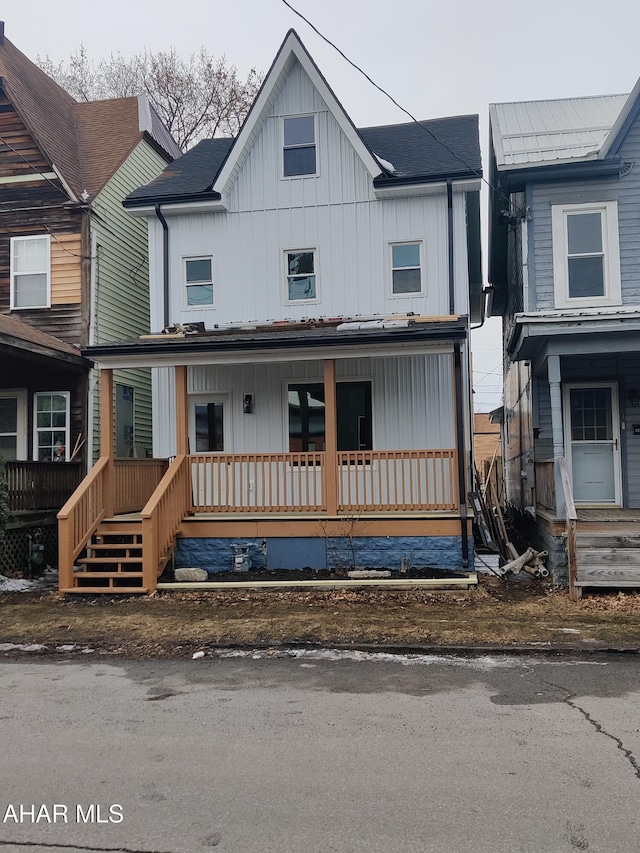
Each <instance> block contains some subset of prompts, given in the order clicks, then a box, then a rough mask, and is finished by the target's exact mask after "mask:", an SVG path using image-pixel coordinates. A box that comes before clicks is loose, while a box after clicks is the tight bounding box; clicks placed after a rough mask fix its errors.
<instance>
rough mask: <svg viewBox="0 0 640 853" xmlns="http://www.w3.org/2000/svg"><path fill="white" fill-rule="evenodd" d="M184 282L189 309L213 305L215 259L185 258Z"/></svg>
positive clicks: (206, 257)
mask: <svg viewBox="0 0 640 853" xmlns="http://www.w3.org/2000/svg"><path fill="white" fill-rule="evenodd" d="M184 282H185V289H186V303H187V308H201V307H204V306H207V305H209V306H211V305H213V258H212V257H211V256H203V257H198V258H185V259H184Z"/></svg>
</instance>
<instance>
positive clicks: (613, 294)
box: [551, 201, 622, 308]
mask: <svg viewBox="0 0 640 853" xmlns="http://www.w3.org/2000/svg"><path fill="white" fill-rule="evenodd" d="M580 213H599V214H600V216H601V223H602V253H603V264H602V268H603V276H604V294H603V295H602V296H589V297H570V296H569V244H568V232H567V219H568V217H569V216H571V215H572V214H580ZM551 232H552V239H553V285H554V295H555V302H554V304H555V307H556V308H595V307H597V306H599V305H620V304H622V287H621V279H620V239H619V236H618V202H617V201H604V202H595V203H585V204H554V205H552V206H551Z"/></svg>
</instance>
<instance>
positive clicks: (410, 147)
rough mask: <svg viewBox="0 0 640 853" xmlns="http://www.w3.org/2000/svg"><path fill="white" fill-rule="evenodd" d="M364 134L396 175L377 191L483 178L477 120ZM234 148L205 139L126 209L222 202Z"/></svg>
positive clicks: (380, 181) (384, 176)
mask: <svg viewBox="0 0 640 853" xmlns="http://www.w3.org/2000/svg"><path fill="white" fill-rule="evenodd" d="M421 125H424V127H423V126H421ZM358 133H359V134H360V136H361V137H362V140H363V141H364V143H365V145H367V147H368V148H369V149H370V151H371V152H372V153H373V154H375V155H377V156H378V157H382V158H383V159H384V160H387V161H388V162H389V163H390V164H391V165H392V166H394V168H395V169H396V171H395V172H394V173H393V174H389V173H387V172H383V170H382V167H381V169H380V177H378V178H376V180H375V184H376V186H392V185H393V184H405V183H420V182H426V181H434V180H442V179H443V178H445V177H447V178H448V177H451V178H456V177H465V176H470V175H473V174H476V175H477V176H478V177H479V176H480V175H481V173H482V161H481V158H480V142H479V137H478V116H477V115H469V116H453V117H450V118H438V119H431V120H429V121H423V122H421V123H420V125H418V124H416V123H415V122H408V123H404V124H387V125H382V126H380V127H365V128H362V129H359V130H358ZM233 142H234V140H233V139H205V140H204V141H202V142H200V143H199V144H198V145H196V146H195V148H192V149H191V150H190V151H188V152H187V153H186V154H184V155H183V156H182V157H180V158H179V159H178V160H175V161H174V162H173V163H171V165H170V166H168V167H167V168H166V169H165V170H164V172H163V173H162V174H161V175H159V176H158V177H157V178H156V179H155V180H153V181H152V182H151V183H150V184H147V186H144V187H140V188H139V189H137V190H135V192H133V193H131V195H130V196H129V197H128V198H127V199H126V201H125V204H126V205H127V206H136V205H141V204H144V203H146V204H149V203H151V202H154V201H168V200H169V199H176V200H180V199H185V198H192V197H194V196H196V197H197V196H198V195H200V194H204V193H207V194H208V197H214V198H218V197H219V196H218V193H215V194H213V193H211V187H212V185H213V183H214V181H215V179H216V176H217V174H218V172H219V171H220V169H221V167H222V165H223V163H224V161H225V159H226V157H227V155H228V153H229V151H230V149H231V146H232V145H233ZM451 152H454V153H451Z"/></svg>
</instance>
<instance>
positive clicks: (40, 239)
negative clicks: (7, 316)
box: [10, 234, 51, 309]
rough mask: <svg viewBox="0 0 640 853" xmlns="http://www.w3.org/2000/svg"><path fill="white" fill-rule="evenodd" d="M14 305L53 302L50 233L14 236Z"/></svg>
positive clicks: (46, 306)
mask: <svg viewBox="0 0 640 853" xmlns="http://www.w3.org/2000/svg"><path fill="white" fill-rule="evenodd" d="M10 264H11V302H10V305H11V308H12V309H22V308H48V307H49V306H50V304H51V244H50V237H49V235H48V234H44V235H38V236H37V237H12V238H11V262H10Z"/></svg>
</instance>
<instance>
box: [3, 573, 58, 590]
mask: <svg viewBox="0 0 640 853" xmlns="http://www.w3.org/2000/svg"><path fill="white" fill-rule="evenodd" d="M57 583H58V572H57V571H56V570H55V569H52V568H51V566H47V568H46V569H45V571H44V572H43V573H42V574H41V575H40V577H38V578H7V577H5V576H4V575H0V593H2V592H33V591H34V590H38V589H53V588H54V587H55V586H57Z"/></svg>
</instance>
